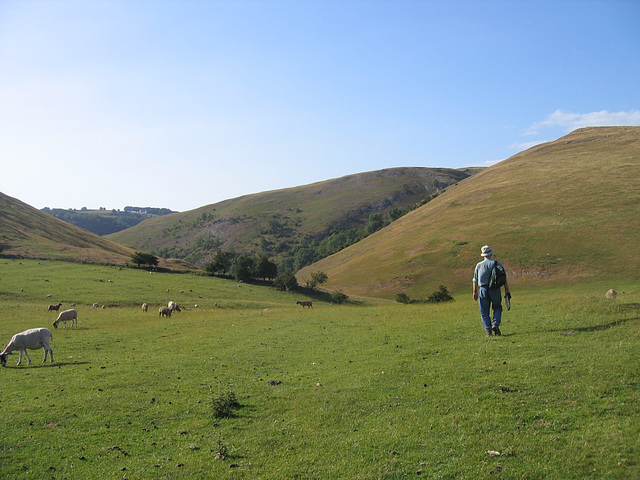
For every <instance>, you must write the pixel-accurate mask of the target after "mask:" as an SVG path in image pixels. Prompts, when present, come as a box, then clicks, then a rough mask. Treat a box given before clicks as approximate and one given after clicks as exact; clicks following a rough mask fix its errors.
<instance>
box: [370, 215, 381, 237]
mask: <svg viewBox="0 0 640 480" xmlns="http://www.w3.org/2000/svg"><path fill="white" fill-rule="evenodd" d="M382 227H384V222H383V221H382V214H381V213H372V214H371V215H369V225H367V228H366V231H367V233H368V234H372V233H374V232H377V231H378V230H380V229H381V228H382Z"/></svg>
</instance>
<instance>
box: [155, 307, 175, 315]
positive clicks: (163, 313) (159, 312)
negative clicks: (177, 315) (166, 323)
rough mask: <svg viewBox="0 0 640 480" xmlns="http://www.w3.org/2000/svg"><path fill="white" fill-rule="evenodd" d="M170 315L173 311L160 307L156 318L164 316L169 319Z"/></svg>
mask: <svg viewBox="0 0 640 480" xmlns="http://www.w3.org/2000/svg"><path fill="white" fill-rule="evenodd" d="M171 313H173V310H171V309H170V308H169V307H160V308H159V309H158V316H159V317H161V316H163V315H164V316H165V317H170V316H171Z"/></svg>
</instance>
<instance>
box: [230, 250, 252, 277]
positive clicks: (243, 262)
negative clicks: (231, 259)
mask: <svg viewBox="0 0 640 480" xmlns="http://www.w3.org/2000/svg"><path fill="white" fill-rule="evenodd" d="M253 266H254V262H253V259H252V258H251V257H249V256H248V255H240V256H239V257H238V258H237V260H236V268H235V274H234V277H235V279H236V280H238V281H242V282H247V281H249V280H251V278H252V277H253Z"/></svg>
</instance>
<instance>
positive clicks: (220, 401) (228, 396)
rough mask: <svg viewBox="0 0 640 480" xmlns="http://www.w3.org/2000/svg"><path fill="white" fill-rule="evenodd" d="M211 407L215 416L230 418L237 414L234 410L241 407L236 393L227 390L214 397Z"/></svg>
mask: <svg viewBox="0 0 640 480" xmlns="http://www.w3.org/2000/svg"><path fill="white" fill-rule="evenodd" d="M211 407H212V411H213V416H214V417H215V418H230V417H233V416H235V414H234V410H236V409H238V408H240V402H238V399H237V398H236V394H235V393H233V392H231V391H229V390H226V391H223V392H222V393H220V394H219V395H216V396H214V397H213V399H212V401H211Z"/></svg>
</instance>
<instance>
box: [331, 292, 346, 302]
mask: <svg viewBox="0 0 640 480" xmlns="http://www.w3.org/2000/svg"><path fill="white" fill-rule="evenodd" d="M347 300H349V296H348V295H347V294H346V293H344V292H341V291H340V290H338V291H336V292H333V293H332V294H331V301H332V302H333V303H337V304H338V305H341V304H343V303H344V302H346V301H347Z"/></svg>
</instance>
